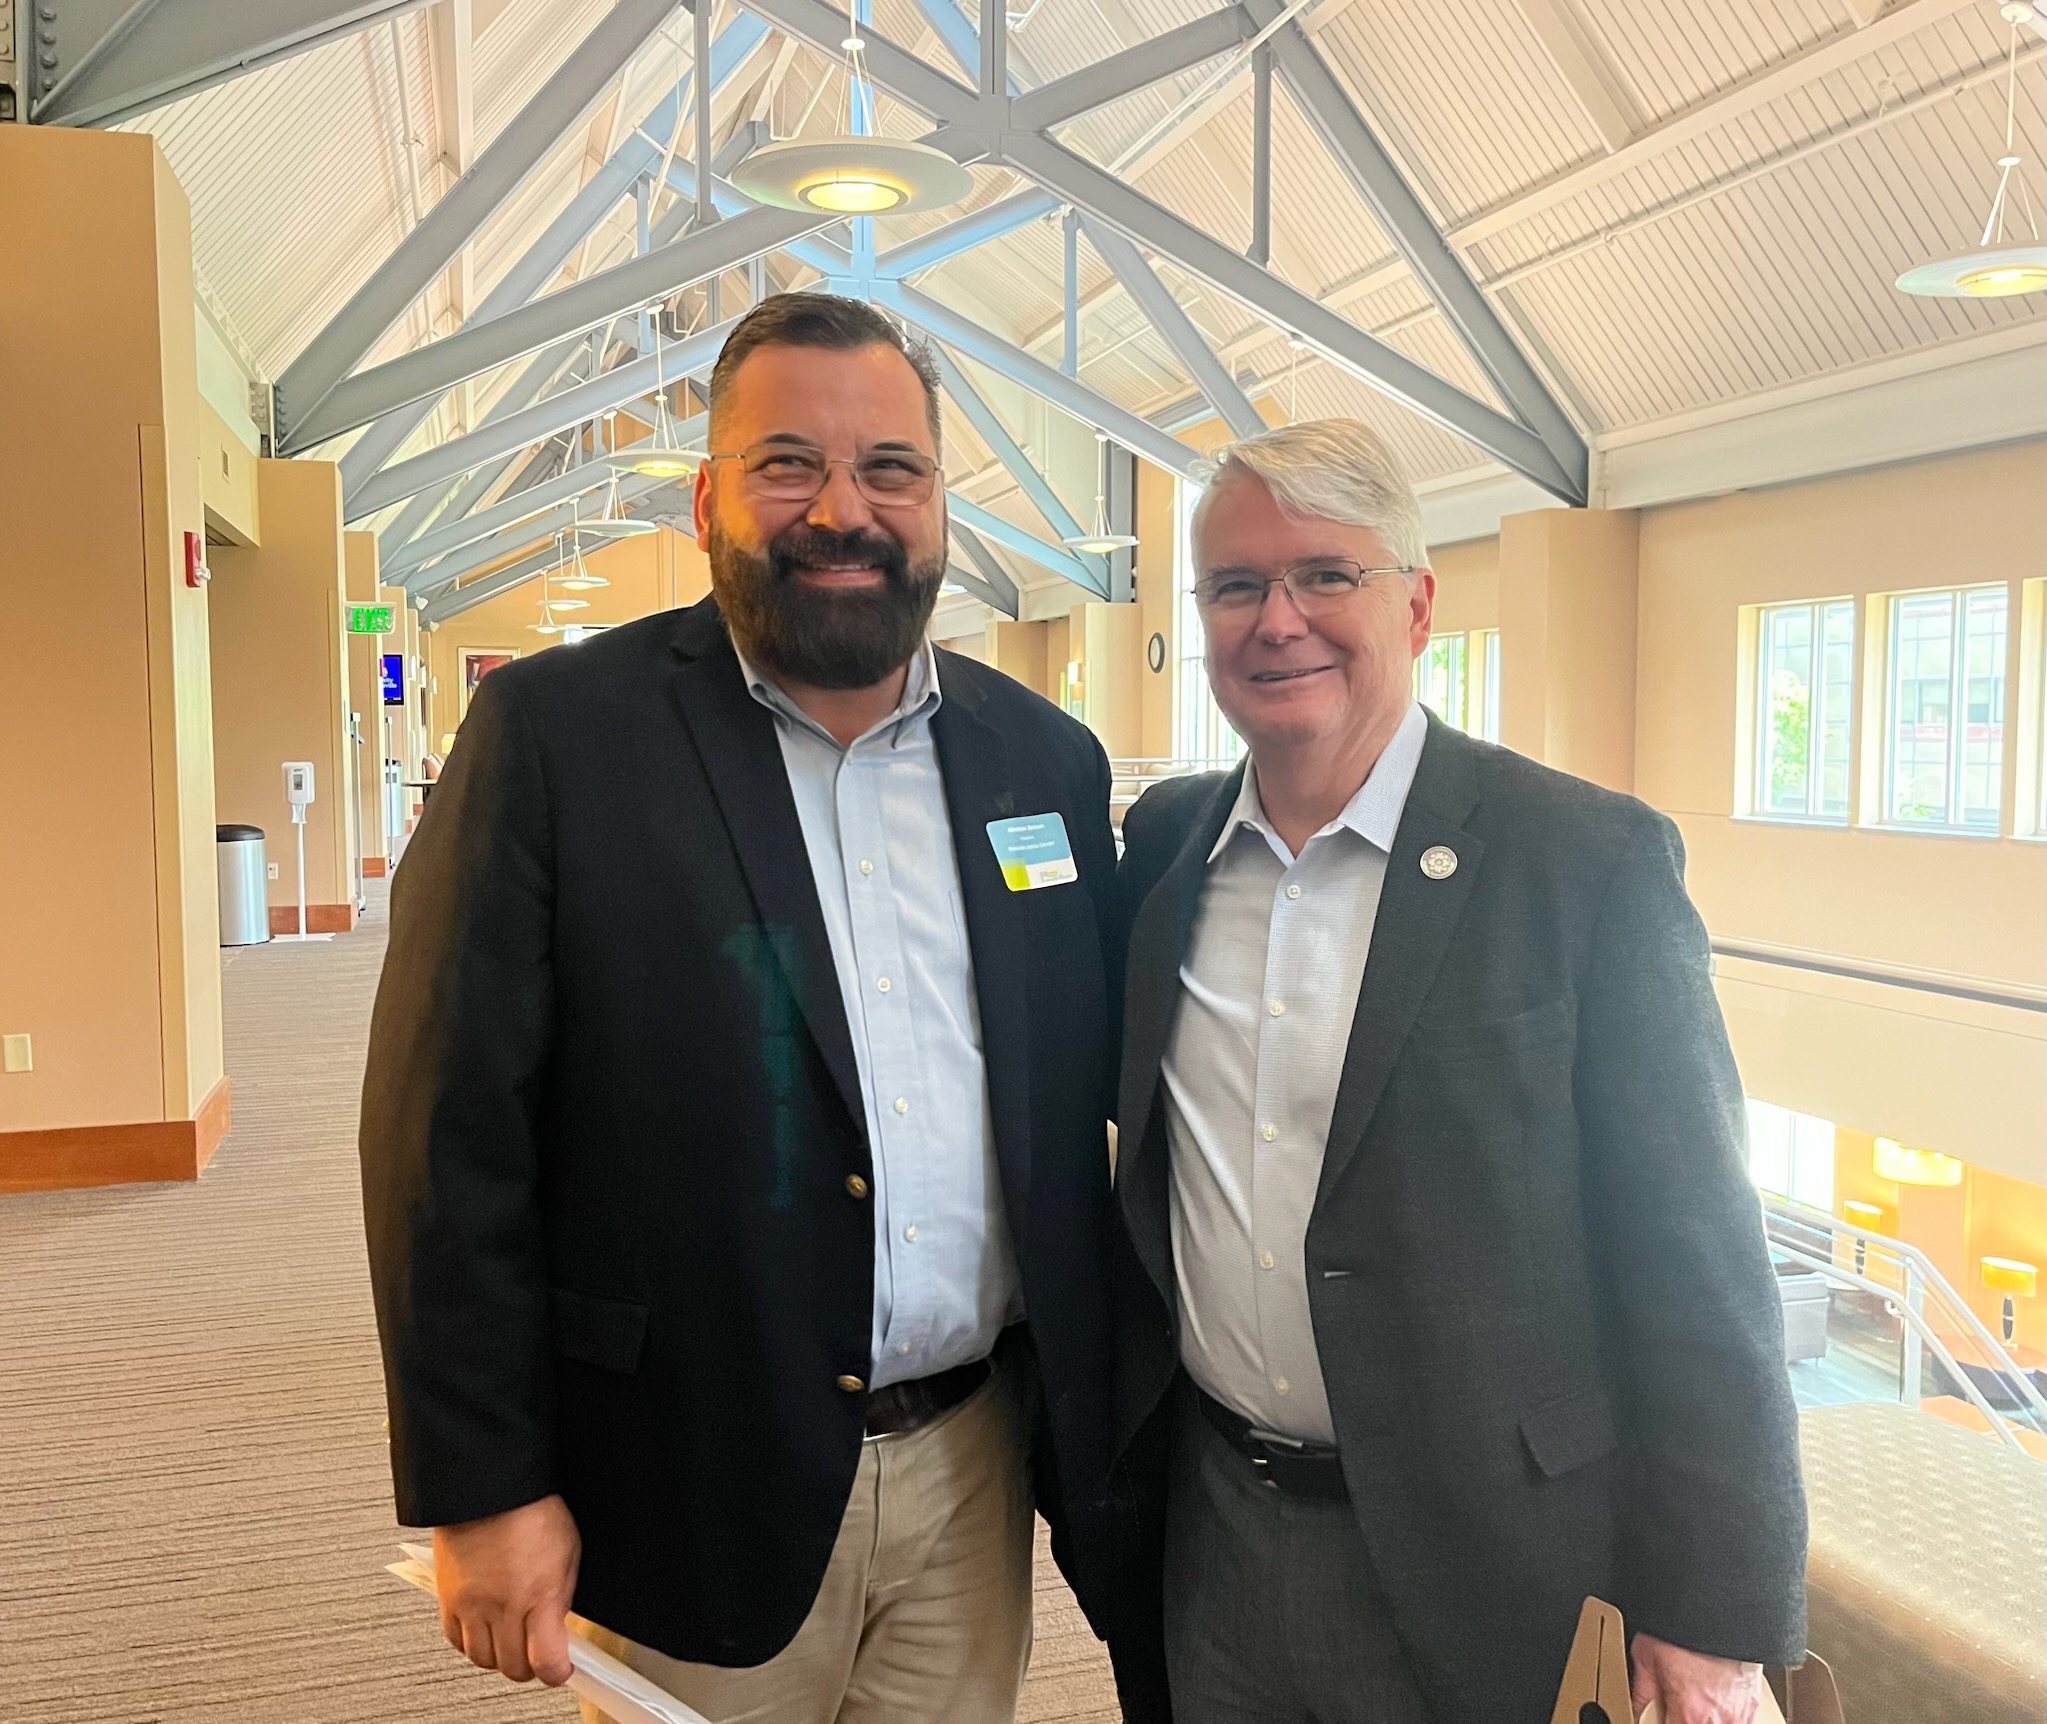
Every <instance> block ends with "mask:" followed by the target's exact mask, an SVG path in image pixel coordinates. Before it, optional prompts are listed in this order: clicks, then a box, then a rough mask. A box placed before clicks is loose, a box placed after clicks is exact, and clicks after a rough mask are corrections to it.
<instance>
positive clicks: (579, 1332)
mask: <svg viewBox="0 0 2047 1724" xmlns="http://www.w3.org/2000/svg"><path fill="white" fill-rule="evenodd" d="M548 1306H549V1312H548V1315H549V1318H550V1321H551V1325H552V1328H553V1331H554V1350H555V1351H556V1352H557V1353H559V1354H561V1355H562V1357H563V1358H565V1359H575V1360H577V1361H579V1362H580V1363H582V1364H585V1365H595V1366H596V1367H597V1368H598V1369H599V1370H600V1371H616V1372H618V1373H619V1374H620V1375H621V1376H628V1377H629V1376H631V1375H632V1374H633V1372H635V1371H637V1370H638V1369H639V1368H640V1354H641V1353H642V1351H644V1349H645V1347H646V1343H647V1307H646V1306H644V1305H642V1304H640V1303H638V1302H637V1301H636V1300H632V1299H611V1298H607V1297H606V1296H604V1295H603V1294H601V1293H579V1292H577V1291H576V1289H575V1288H573V1287H550V1288H549V1289H548Z"/></svg>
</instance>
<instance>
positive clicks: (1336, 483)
mask: <svg viewBox="0 0 2047 1724" xmlns="http://www.w3.org/2000/svg"><path fill="white" fill-rule="evenodd" d="M1194 477H1195V478H1196V479H1197V480H1199V481H1200V482H1201V483H1202V484H1203V485H1204V486H1205V487H1206V491H1205V493H1204V495H1203V497H1202V500H1201V504H1200V506H1199V507H1198V508H1197V509H1196V511H1195V514H1196V516H1197V518H1198V517H1199V515H1200V513H1201V510H1202V509H1205V508H1207V506H1208V499H1209V498H1210V497H1212V496H1214V495H1215V492H1216V491H1217V489H1218V488H1220V487H1221V486H1222V485H1223V484H1224V483H1225V482H1226V481H1228V480H1231V479H1240V478H1250V479H1257V480H1259V481H1260V482H1261V483H1262V484H1263V485H1264V486H1265V488H1266V489H1267V490H1268V491H1270V492H1271V493H1272V500H1273V501H1274V502H1275V503H1277V504H1278V505H1279V507H1280V510H1281V512H1282V513H1284V514H1286V515H1290V516H1292V517H1293V518H1294V519H1295V520H1324V521H1341V522H1343V523H1345V524H1346V525H1347V526H1353V527H1369V528H1371V529H1372V531H1373V532H1375V533H1377V534H1378V535H1379V537H1380V538H1382V539H1383V540H1385V541H1386V548H1387V550H1389V551H1390V552H1392V553H1393V555H1394V557H1395V558H1396V559H1397V560H1398V561H1400V562H1402V563H1405V564H1407V565H1408V567H1410V568H1416V569H1420V568H1426V567H1427V566H1428V561H1429V541H1428V537H1427V535H1426V534H1425V533H1424V532H1423V530H1422V506H1421V500H1420V499H1419V498H1418V497H1416V496H1415V494H1414V486H1413V485H1412V484H1411V483H1410V482H1409V480H1408V477H1407V471H1406V469H1405V468H1403V467H1402V466H1401V464H1400V460H1399V457H1398V456H1396V455H1395V454H1394V453H1393V451H1392V450H1391V449H1389V448H1387V447H1386V444H1385V442H1384V441H1383V440H1382V439H1381V438H1380V437H1379V435H1378V434H1377V433H1376V432H1374V431H1372V430H1371V429H1370V428H1369V427H1367V426H1365V425H1363V424H1361V423H1360V422H1359V421H1357V420H1355V419H1310V420H1308V421H1306V422H1305V423H1303V424H1299V425H1278V426H1275V427H1273V429H1271V430H1269V431H1260V432H1259V433H1258V434H1257V435H1256V436H1252V437H1244V438H1240V439H1239V440H1238V441H1236V442H1234V443H1225V444H1224V445H1223V446H1222V447H1221V448H1220V449H1218V450H1216V452H1215V454H1214V455H1213V456H1211V457H1210V458H1209V460H1208V461H1207V462H1206V463H1205V464H1204V466H1203V468H1202V469H1201V470H1200V471H1198V472H1197V473H1196V474H1195V475H1194Z"/></svg>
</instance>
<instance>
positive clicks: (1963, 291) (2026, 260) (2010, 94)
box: [1898, 5, 2047, 299]
mask: <svg viewBox="0 0 2047 1724" xmlns="http://www.w3.org/2000/svg"><path fill="white" fill-rule="evenodd" d="M2003 16H2004V17H2005V18H2006V19H2007V20H2008V21H2009V22H2010V24H2011V54H2010V58H2009V60H2008V61H2007V63H2006V67H2005V79H2004V154H2003V155H2001V156H1999V157H1998V158H1997V192H1996V194H1995V195H1994V196H1993V197H1992V198H1991V200H1990V215H1989V217H1988V219H1986V220H1985V221H1984V223H1983V237H1982V238H1981V239H1979V240H1978V241H1977V242H1976V249H1975V250H1974V251H1966V252H1960V253H1958V254H1957V255H1955V256H1953V257H1943V258H1936V259H1935V260H1934V261H1933V262H1932V263H1922V264H1921V265H1920V266H1919V267H1918V268H1917V269H1908V270H1906V271H1905V273H1904V274H1903V275H1901V276H1899V277H1898V286H1899V288H1900V289H1902V290H1903V291H1904V292H1906V293H1916V294H1922V295H1925V296H1927V297H1929V298H1935V299H2003V298H2006V297H2007V296H2009V295H2011V294H2015V293H2039V292H2041V291H2042V290H2043V289H2047V245H2043V244H2042V243H2041V238H2040V224H2039V222H2038V220H2037V219H2035V216H2034V213H2033V200H2032V198H2031V197H2030V196H2028V195H2027V192H2026V182H2025V180H2024V178H2023V177H2022V176H2021V175H2020V173H2019V171H2018V170H2019V168H2020V166H2021V165H2022V164H2023V163H2024V161H2025V158H2024V157H2023V156H2021V155H2020V154H2019V153H2018V143H2017V139H2018V128H2017V119H2018V84H2019V26H2020V25H2021V24H2022V23H2026V22H2028V21H2030V19H2031V18H2032V16H2033V9H2032V7H2031V6H2030V5H2008V6H2006V7H2004V8H2003ZM2015 205H2016V206H2017V208H2018V210H2019V212H2020V213H2022V214H2023V215H2024V217H2025V221H2026V227H2027V228H2028V229H2029V230H2030V232H2031V234H2032V239H2031V240H2030V242H2026V243H2021V244H2010V243H2007V241H2006V239H2005V230H2006V227H2007V225H2008V224H2009V223H2010V221H2011V217H2012V213H2013V208H2014V206H2015Z"/></svg>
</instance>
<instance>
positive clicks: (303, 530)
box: [212, 461, 355, 934]
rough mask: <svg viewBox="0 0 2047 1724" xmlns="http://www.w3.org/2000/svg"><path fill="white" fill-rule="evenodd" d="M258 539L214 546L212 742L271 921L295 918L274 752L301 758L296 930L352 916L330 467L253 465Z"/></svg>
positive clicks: (341, 925)
mask: <svg viewBox="0 0 2047 1724" xmlns="http://www.w3.org/2000/svg"><path fill="white" fill-rule="evenodd" d="M257 488H258V493H259V499H260V507H261V510H262V517H263V542H262V544H260V545H251V546H241V545H221V546H218V547H216V549H215V551H214V553H213V592H212V600H213V752H214V781H215V794H216V800H217V802H218V806H219V809H220V818H221V819H222V820H236V821H246V822H247V823H248V824H249V825H251V826H260V827H262V828H263V831H264V834H265V840H266V848H267V853H268V856H269V860H270V864H271V866H272V867H273V868H274V869H275V870H276V876H275V878H273V879H272V880H271V882H270V927H271V931H272V932H273V933H279V934H283V933H290V932H293V931H295V930H296V928H297V927H298V884H297V857H296V843H295V838H296V835H295V834H294V833H293V831H292V822H291V810H290V807H289V805H288V804H287V803H286V801H285V798H284V763H285V762H286V761H287V760H310V761H311V762H312V763H313V788H314V798H315V799H314V802H313V805H312V807H311V808H309V809H308V810H307V811H306V814H307V817H306V931H307V932H308V933H314V934H331V933H338V932H342V931H345V930H347V929H349V928H352V927H354V926H355V852H354V831H355V822H354V810H353V807H352V801H353V784H352V780H353V766H354V763H353V761H352V760H351V758H350V755H351V753H352V752H353V745H352V744H351V743H350V742H349V739H348V700H349V694H348V653H347V647H346V644H345V643H346V640H347V636H346V635H345V633H344V632H343V621H344V613H343V606H344V604H345V601H346V589H345V587H344V584H343V575H342V570H343V557H342V535H341V471H340V469H339V468H338V467H336V466H334V465H333V463H332V462H328V461H263V462H260V463H259V464H258V466H257Z"/></svg>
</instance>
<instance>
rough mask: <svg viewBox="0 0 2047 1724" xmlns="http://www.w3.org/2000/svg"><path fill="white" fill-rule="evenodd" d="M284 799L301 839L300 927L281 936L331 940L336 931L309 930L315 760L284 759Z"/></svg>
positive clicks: (299, 851) (293, 825) (299, 861)
mask: <svg viewBox="0 0 2047 1724" xmlns="http://www.w3.org/2000/svg"><path fill="white" fill-rule="evenodd" d="M284 800H285V801H286V802H287V803H288V804H290V806H291V830H292V836H293V837H294V838H296V839H297V840H298V868H299V881H298V886H299V931H298V932H297V933H296V934H279V935H278V936H277V938H278V939H280V940H331V939H333V938H334V936H333V935H332V934H308V933H307V932H306V810H307V809H308V808H310V807H311V806H312V803H313V763H312V762H311V761H310V760H287V761H286V762H285V763H284Z"/></svg>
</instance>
